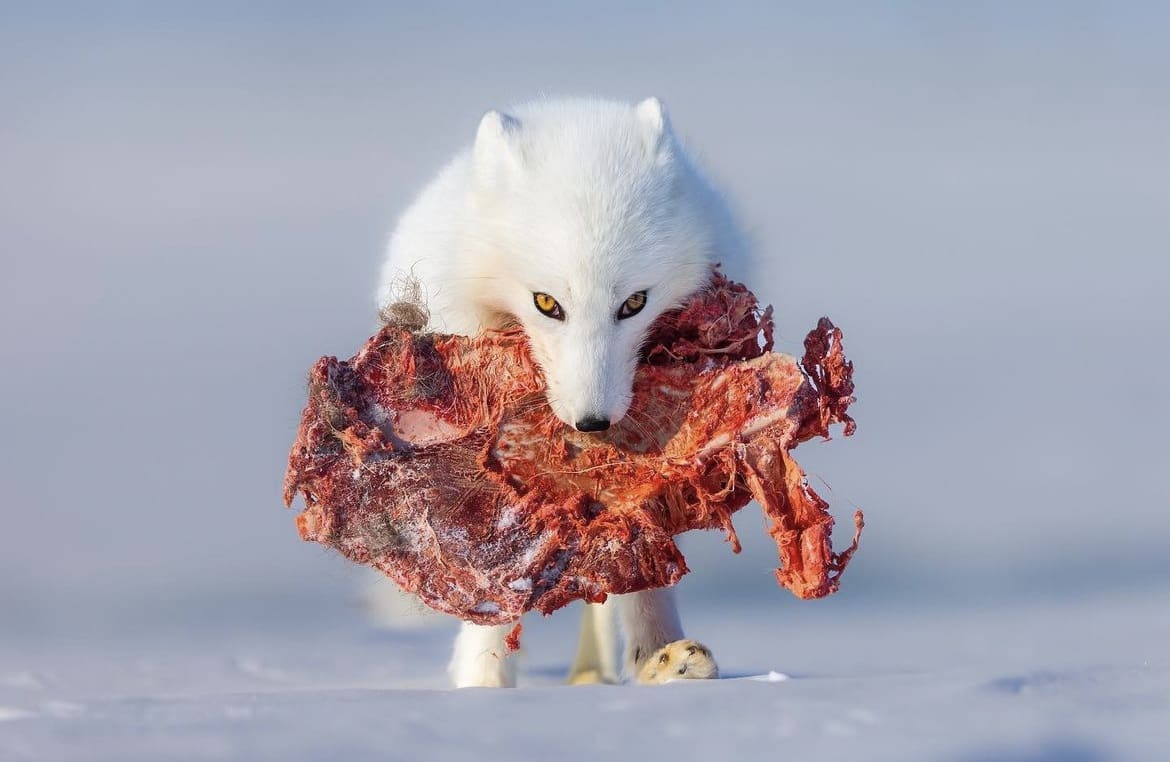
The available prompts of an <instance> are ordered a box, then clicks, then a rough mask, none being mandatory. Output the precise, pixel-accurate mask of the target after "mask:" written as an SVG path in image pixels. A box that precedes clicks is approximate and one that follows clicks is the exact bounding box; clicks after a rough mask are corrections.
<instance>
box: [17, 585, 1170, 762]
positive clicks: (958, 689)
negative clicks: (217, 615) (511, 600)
mask: <svg viewBox="0 0 1170 762" xmlns="http://www.w3.org/2000/svg"><path fill="white" fill-rule="evenodd" d="M777 595H778V596H779V595H780V593H779V591H777ZM1168 603H1170V600H1168V599H1167V597H1166V596H1164V595H1151V594H1146V595H1140V596H1134V597H1133V598H1131V599H1129V600H1117V599H1113V600H1099V599H1097V600H1094V599H1087V600H1082V601H1079V602H1064V603H1060V604H1056V603H1054V604H1049V605H1047V606H1036V605H1033V604H1015V605H997V606H993V607H991V608H986V607H983V606H974V607H970V608H967V607H964V608H951V609H949V610H943V611H940V610H938V609H937V608H934V607H932V608H930V609H922V608H920V609H907V608H905V607H904V606H902V607H898V606H891V605H888V604H887V605H882V606H878V607H872V608H869V609H857V608H856V607H853V608H850V609H846V610H824V609H820V610H818V608H819V607H818V608H813V607H812V606H810V605H808V604H806V605H803V606H801V605H798V606H788V605H784V606H776V607H775V608H773V609H772V610H769V606H768V605H767V604H766V603H764V602H759V603H757V604H756V605H755V606H753V607H752V608H751V609H748V610H735V609H727V610H725V611H723V612H715V611H712V610H709V609H707V610H704V609H701V608H699V609H694V608H692V610H691V611H690V612H689V622H688V624H689V625H690V626H689V630H690V632H691V633H693V634H694V635H696V636H698V637H700V638H701V639H703V640H705V641H706V642H707V643H708V644H709V645H710V646H711V647H712V648H713V650H714V652H715V654H716V655H717V657H718V658H719V659H720V662H721V667H722V669H723V672H724V675H725V677H724V679H721V680H717V681H710V682H700V681H694V682H679V683H672V684H669V685H666V686H661V687H642V686H631V685H624V686H589V687H568V686H562V685H561V684H560V683H561V681H562V680H563V678H564V675H565V674H566V672H567V670H568V657H569V655H570V654H571V648H572V644H571V643H568V642H565V638H566V637H567V636H569V635H572V634H574V633H575V625H576V621H575V620H576V617H575V612H572V611H566V612H563V613H564V614H565V615H563V616H562V615H557V616H554V617H552V618H550V619H539V618H535V617H529V619H528V620H526V628H525V631H524V637H523V648H524V651H523V653H522V655H521V658H522V660H523V661H522V665H523V666H522V670H521V686H520V687H519V688H517V689H515V690H493V689H476V690H463V691H454V690H450V689H447V688H446V683H445V679H444V676H443V675H442V667H443V665H444V663H445V660H446V658H447V655H448V648H449V647H450V640H451V638H450V635H451V634H452V633H451V628H450V627H440V628H437V629H435V628H432V629H422V630H413V631H409V632H392V633H382V632H377V631H372V630H369V629H367V628H366V627H364V626H363V625H362V623H361V620H360V619H359V618H358V616H357V613H356V612H352V611H351V612H349V614H348V615H346V614H345V613H344V612H336V614H337V615H335V616H330V617H329V621H327V622H322V621H320V620H317V619H315V618H312V617H305V619H304V622H303V623H302V625H301V626H300V627H299V628H297V629H291V628H287V627H283V626H282V627H280V628H277V629H274V630H272V631H266V630H264V629H262V628H260V629H257V628H256V625H255V623H252V624H251V625H248V624H245V623H240V625H239V627H238V629H237V628H226V629H225V628H221V627H217V628H214V629H211V630H207V631H203V632H188V633H186V634H183V633H167V634H166V635H165V637H147V636H146V635H145V634H140V635H138V636H134V635H127V636H121V637H117V638H114V639H112V640H111V641H110V642H108V643H101V644H94V643H93V642H86V641H76V642H59V643H53V644H48V643H36V644H29V643H25V644H23V645H21V646H20V647H18V648H15V649H13V648H11V646H12V644H10V643H6V644H5V648H4V650H3V651H2V652H0V654H2V655H0V759H4V760H23V759H36V760H62V761H63V762H64V761H66V760H111V761H114V760H158V759H176V760H178V759H191V760H260V759H274V760H332V759H347V760H362V759H402V760H416V759H443V760H463V759H467V760H474V759H482V758H488V759H537V758H544V759H566V760H574V759H582V760H587V759H598V758H604V759H614V760H626V759H629V760H648V759H725V758H745V759H764V758H769V759H772V758H783V759H794V760H799V759H813V758H838V757H840V758H850V759H902V760H913V759H932V760H933V759H944V760H952V759H953V760H1051V761H1053V762H1055V761H1056V760H1073V761H1079V760H1106V759H1109V760H1112V759H1161V758H1164V749H1165V746H1166V742H1167V740H1168V735H1167V732H1168V729H1167V722H1168V721H1170V655H1168V652H1167V647H1166V643H1168V642H1170V606H1168V605H1167V604H1168ZM310 622H315V624H309V623H310ZM599 755H601V756H599Z"/></svg>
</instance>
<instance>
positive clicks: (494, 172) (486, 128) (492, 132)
mask: <svg viewBox="0 0 1170 762" xmlns="http://www.w3.org/2000/svg"><path fill="white" fill-rule="evenodd" d="M519 133H520V121H519V120H518V119H516V118H515V117H511V116H508V115H507V114H503V113H500V112H499V111H494V110H493V111H489V112H487V113H486V114H484V115H483V118H482V119H480V120H479V129H478V130H476V132H475V148H474V149H473V151H472V153H473V155H474V161H475V173H476V176H477V177H478V178H479V179H480V180H481V181H482V182H485V183H492V182H493V181H495V180H498V179H500V178H501V177H502V176H503V175H504V174H505V173H507V172H509V171H510V170H512V169H514V168H515V167H516V166H518V165H519V164H520V159H521V155H520V147H519V145H517V137H518V136H519Z"/></svg>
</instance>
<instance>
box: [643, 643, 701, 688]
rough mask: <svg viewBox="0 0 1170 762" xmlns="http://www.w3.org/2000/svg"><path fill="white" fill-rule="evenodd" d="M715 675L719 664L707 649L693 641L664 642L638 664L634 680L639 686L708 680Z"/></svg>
mask: <svg viewBox="0 0 1170 762" xmlns="http://www.w3.org/2000/svg"><path fill="white" fill-rule="evenodd" d="M718 677H719V666H718V665H717V664H715V658H714V657H713V656H712V655H711V649H709V648H707V647H706V646H705V645H703V644H702V643H700V642H699V641H697V640H676V641H674V642H673V643H667V644H666V645H664V646H663V647H662V648H659V649H658V650H657V651H655V652H654V653H652V654H651V655H650V656H649V657H648V658H646V659H645V660H644V661H643V662H642V663H641V664H639V665H638V674H637V681H638V682H639V683H642V684H643V685H661V684H662V683H667V682H670V681H671V680H712V679H715V678H718Z"/></svg>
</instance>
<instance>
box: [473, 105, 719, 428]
mask: <svg viewBox="0 0 1170 762" xmlns="http://www.w3.org/2000/svg"><path fill="white" fill-rule="evenodd" d="M470 171H471V175H472V178H471V192H470V197H469V199H468V204H469V213H468V221H469V224H467V225H466V227H465V228H464V230H463V231H462V235H463V238H464V240H463V244H464V246H463V248H464V250H465V251H470V252H472V256H471V257H469V259H468V267H469V269H470V270H471V272H469V273H468V274H467V276H468V277H469V278H472V279H478V281H479V282H478V284H477V285H476V286H475V288H476V290H477V291H478V292H479V293H480V294H481V296H482V295H483V293H484V292H489V293H488V297H489V303H490V308H491V309H493V310H497V311H498V312H500V313H502V314H506V315H509V316H511V317H512V318H514V319H515V320H517V321H518V322H519V323H520V324H521V325H522V326H523V328H524V330H525V332H526V333H527V336H528V339H529V344H530V347H531V350H532V354H533V357H534V358H535V359H536V361H537V362H538V363H539V365H540V368H541V370H542V372H543V374H544V379H545V383H546V386H547V394H548V401H549V404H550V405H551V407H552V410H553V412H554V413H555V414H556V415H557V417H558V418H560V419H561V420H562V421H563V422H565V423H566V424H568V425H569V426H573V427H575V428H576V429H578V430H580V431H600V430H604V429H606V428H608V427H609V426H610V424H612V423H616V422H617V421H619V420H621V418H622V417H623V416H625V414H626V412H627V411H628V409H629V405H630V399H631V396H632V387H633V380H634V371H635V369H636V367H637V363H638V358H639V354H640V350H641V347H642V343H643V341H644V340H645V337H646V335H647V329H648V328H649V327H650V325H651V324H652V323H653V322H654V320H655V318H657V317H658V316H659V315H661V314H662V313H663V312H665V311H667V310H669V309H672V308H674V307H677V306H679V305H680V304H681V303H682V302H683V301H684V300H686V298H687V297H688V296H690V295H691V294H693V293H694V292H695V291H696V290H697V289H699V288H700V287H701V286H702V285H703V284H704V283H705V282H706V281H707V279H708V278H709V277H710V272H711V268H712V267H713V264H714V263H715V262H716V261H717V260H719V259H724V258H727V257H734V256H735V254H736V253H737V252H736V251H734V249H736V248H738V246H739V239H738V235H737V233H736V230H735V227H734V226H733V224H732V223H731V220H730V215H729V213H728V210H727V208H726V205H725V204H724V202H723V201H722V199H721V198H720V196H719V195H718V194H717V193H715V192H714V191H713V190H712V189H711V188H710V186H709V185H708V184H707V182H706V181H705V180H704V179H703V178H702V177H701V176H700V174H699V172H698V170H697V169H696V168H695V166H694V165H693V163H692V162H691V160H690V159H689V157H688V156H687V155H686V154H685V153H684V152H683V150H682V148H681V146H680V145H679V143H678V141H677V140H676V139H675V137H674V135H673V133H672V131H671V127H670V123H669V120H668V117H667V114H666V110H665V108H664V107H663V104H662V102H661V101H659V100H658V99H657V98H649V99H647V100H644V101H642V102H640V103H638V104H637V105H635V106H630V105H628V104H625V103H615V102H609V101H579V100H574V101H551V102H549V101H545V102H541V103H540V104H539V107H536V105H533V106H530V107H528V108H524V107H521V108H519V109H517V110H515V111H513V112H512V113H511V114H504V113H500V112H498V111H490V112H488V113H487V114H486V115H484V117H483V119H482V120H481V122H480V125H479V129H478V132H477V134H476V139H475V144H474V147H473V149H472V153H471V170H470Z"/></svg>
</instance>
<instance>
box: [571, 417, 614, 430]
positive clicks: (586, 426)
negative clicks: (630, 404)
mask: <svg viewBox="0 0 1170 762" xmlns="http://www.w3.org/2000/svg"><path fill="white" fill-rule="evenodd" d="M608 428H609V419H608V418H600V417H597V416H589V417H587V418H582V419H581V420H579V421H577V431H605V430H606V429H608Z"/></svg>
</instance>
